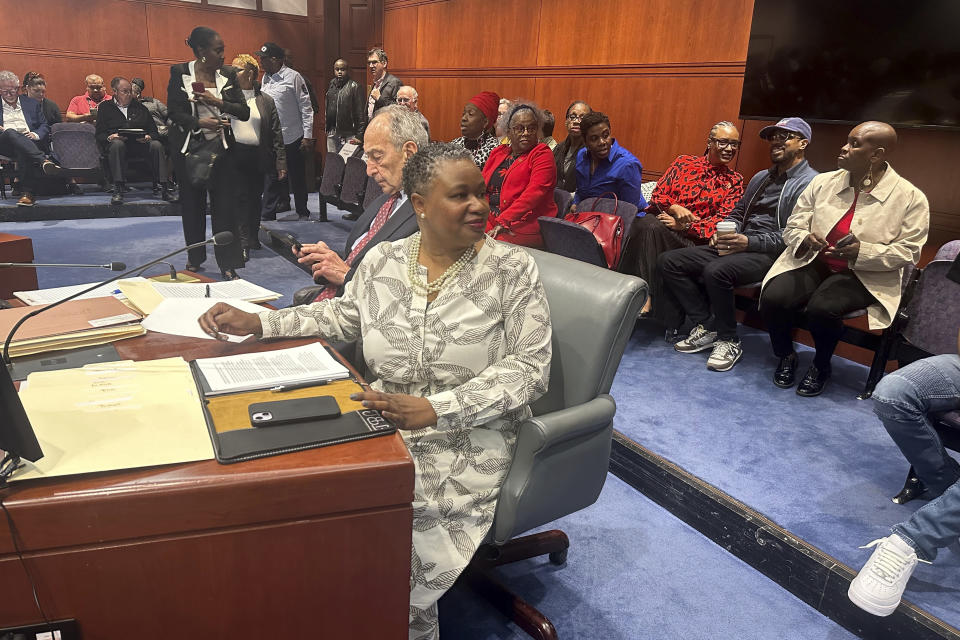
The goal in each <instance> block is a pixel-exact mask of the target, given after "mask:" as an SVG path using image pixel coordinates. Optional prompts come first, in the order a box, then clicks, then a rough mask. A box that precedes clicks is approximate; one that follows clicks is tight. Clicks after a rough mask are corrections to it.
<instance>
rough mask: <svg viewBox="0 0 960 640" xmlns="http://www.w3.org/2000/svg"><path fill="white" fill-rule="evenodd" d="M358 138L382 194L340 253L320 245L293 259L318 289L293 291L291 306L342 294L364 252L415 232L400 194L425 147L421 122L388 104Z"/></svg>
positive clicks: (308, 247)
mask: <svg viewBox="0 0 960 640" xmlns="http://www.w3.org/2000/svg"><path fill="white" fill-rule="evenodd" d="M367 133H368V135H367V136H365V137H364V139H363V150H364V151H365V152H366V154H367V175H369V176H370V177H372V178H373V179H374V180H376V182H377V184H378V185H379V187H380V189H381V190H382V191H383V195H382V196H380V197H379V198H377V199H376V200H374V201H373V202H372V203H370V206H369V207H367V209H366V211H364V212H363V214H362V215H361V216H360V218H359V220H357V222H356V224H354V225H353V228H352V229H350V235H348V236H347V244H346V246H345V247H344V248H343V251H342V252H341V253H338V252H337V251H335V250H333V249H331V248H330V247H328V246H327V244H326V243H325V242H317V243H316V244H305V245H303V247H302V248H301V249H300V250H299V251H297V250H296V248H294V254H295V255H296V256H297V258H298V259H299V262H300V263H301V264H304V265H309V266H310V268H311V270H312V271H313V279H314V280H315V281H316V282H317V283H319V284H321V286H319V287H306V288H304V289H301V290H300V291H297V293H296V294H295V296H294V304H308V303H310V302H314V301H315V300H322V299H326V298H332V297H335V296H339V295H342V294H343V288H344V287H345V286H346V283H347V282H349V281H350V279H351V278H353V274H354V273H355V272H356V270H357V266H359V264H360V262H361V261H362V260H363V257H364V256H365V255H366V254H367V251H368V250H370V249H372V248H373V247H375V246H377V244H379V243H381V242H384V241H386V240H391V241H392V240H400V239H402V238H406V237H407V236H409V235H412V234H413V233H414V232H415V231H417V229H418V227H417V218H416V216H415V215H414V213H413V206H412V205H411V204H410V199H409V198H408V197H407V194H405V193H403V191H402V186H403V167H404V165H406V164H407V161H408V160H409V159H410V158H411V157H413V154H415V153H416V152H417V150H418V149H421V148H423V147H425V146H427V144H428V143H429V140H428V139H427V132H426V131H425V130H424V128H423V125H422V124H420V118H418V117H417V114H415V113H412V112H411V111H409V110H408V109H406V108H405V107H401V106H400V105H391V106H389V107H387V108H386V109H384V110H383V111H381V112H379V113H378V114H377V115H376V116H375V117H374V119H373V120H371V121H370V126H369V127H367Z"/></svg>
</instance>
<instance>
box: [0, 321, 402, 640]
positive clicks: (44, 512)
mask: <svg viewBox="0 0 960 640" xmlns="http://www.w3.org/2000/svg"><path fill="white" fill-rule="evenodd" d="M304 343H306V341H304V340H297V341H293V340H284V341H276V342H272V343H269V344H262V343H255V342H254V343H251V344H248V343H244V344H233V343H222V342H216V341H213V340H196V339H191V338H180V337H177V336H168V335H163V334H157V333H148V334H147V335H145V336H142V337H138V338H133V339H129V340H124V341H121V342H116V343H114V344H115V346H116V347H117V351H118V352H119V353H120V355H121V356H122V357H124V358H131V359H152V358H162V357H168V356H174V355H181V356H183V357H184V358H186V359H188V360H192V359H195V358H200V357H212V356H221V355H229V354H232V353H240V352H245V351H250V350H258V351H262V350H270V349H276V348H282V347H288V346H296V345H299V344H304ZM52 401H55V400H52ZM0 496H2V497H3V500H4V503H5V504H6V505H7V508H8V509H9V511H10V514H11V515H12V517H13V521H14V523H15V525H16V528H17V530H18V532H19V542H20V547H21V549H22V550H24V557H25V559H26V563H27V565H28V567H29V569H30V573H31V574H32V576H33V578H34V581H35V582H36V585H37V591H38V595H39V597H40V602H41V604H42V605H43V608H44V610H45V612H46V614H47V617H48V618H49V619H51V620H53V619H57V618H76V619H77V622H78V625H79V627H80V632H81V635H82V637H83V638H84V639H87V640H88V639H91V638H95V639H105V640H114V639H120V638H125V637H136V638H141V639H153V638H157V639H160V638H163V639H164V640H168V639H169V638H171V637H179V638H191V639H192V638H197V639H200V638H223V639H228V638H229V639H232V640H237V639H246V638H316V639H320V638H405V637H406V634H407V631H406V629H407V611H408V604H409V572H410V543H411V523H412V510H411V506H410V502H411V500H412V498H413V462H412V460H411V459H410V456H409V454H408V453H407V450H406V447H405V446H404V444H403V441H402V440H401V438H400V437H399V436H398V435H391V436H384V437H380V438H372V439H369V440H363V441H360V442H354V443H348V444H342V445H335V446H331V447H324V448H319V449H311V450H309V451H303V452H299V453H294V454H286V455H281V456H274V457H270V458H263V459H259V460H252V461H249V462H241V463H237V464H234V465H220V464H218V463H217V462H216V461H207V462H196V463H189V464H180V465H170V466H164V467H153V468H150V469H138V470H134V471H121V472H110V473H101V474H93V475H87V476H77V477H73V478H63V479H49V480H38V481H30V482H26V483H18V484H14V485H12V486H11V487H10V488H8V489H6V490H3V491H2V492H0ZM0 577H2V579H0V628H2V627H5V626H13V625H20V624H25V623H35V622H41V621H42V619H41V618H40V614H39V613H38V612H37V608H36V605H35V604H34V602H33V596H32V594H31V590H30V583H29V581H28V580H27V577H26V575H25V573H24V569H23V567H22V565H21V564H20V562H19V560H18V559H17V557H16V554H15V553H14V549H13V543H12V540H11V537H10V531H9V529H8V527H7V523H6V521H5V519H4V518H3V516H2V514H0Z"/></svg>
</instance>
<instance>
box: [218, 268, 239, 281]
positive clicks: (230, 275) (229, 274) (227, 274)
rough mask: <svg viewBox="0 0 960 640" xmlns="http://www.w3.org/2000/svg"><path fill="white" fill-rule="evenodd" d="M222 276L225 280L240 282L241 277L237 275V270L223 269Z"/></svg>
mask: <svg viewBox="0 0 960 640" xmlns="http://www.w3.org/2000/svg"><path fill="white" fill-rule="evenodd" d="M220 275H221V276H223V279H224V280H239V279H240V276H239V275H237V272H236V270H235V269H221V270H220Z"/></svg>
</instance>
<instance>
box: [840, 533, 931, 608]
mask: <svg viewBox="0 0 960 640" xmlns="http://www.w3.org/2000/svg"><path fill="white" fill-rule="evenodd" d="M870 547H876V549H874V551H873V554H872V555H871V556H870V559H869V560H867V564H865V565H863V568H862V569H860V573H858V574H857V577H856V578H854V579H853V581H852V582H851V583H850V588H849V589H848V590H847V596H848V597H849V598H850V601H851V602H853V604H855V605H857V606H858V607H860V608H861V609H863V610H864V611H867V612H869V613H872V614H873V615H875V616H888V615H890V614H891V613H893V612H894V611H895V610H896V608H897V606H898V605H899V604H900V598H902V597H903V590H904V589H906V588H907V581H908V580H910V576H911V575H913V570H914V569H916V568H917V563H918V562H923V563H925V564H930V563H929V562H927V561H926V560H920V559H919V558H917V552H916V550H914V548H913V547H911V546H910V545H909V544H907V542H906V540H904V539H903V538H901V537H900V536H898V535H897V534H895V533H893V534H890V535H889V536H887V537H886V538H880V539H879V540H874V541H873V542H871V543H870V544H868V545H865V546H862V547H860V548H861V549H869V548H870Z"/></svg>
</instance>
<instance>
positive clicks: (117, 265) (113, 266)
mask: <svg viewBox="0 0 960 640" xmlns="http://www.w3.org/2000/svg"><path fill="white" fill-rule="evenodd" d="M4 267H70V268H71V269H74V268H76V269H110V271H123V270H124V269H126V268H127V265H126V264H124V263H123V262H108V263H107V264H42V263H36V262H0V269H2V268H4Z"/></svg>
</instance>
